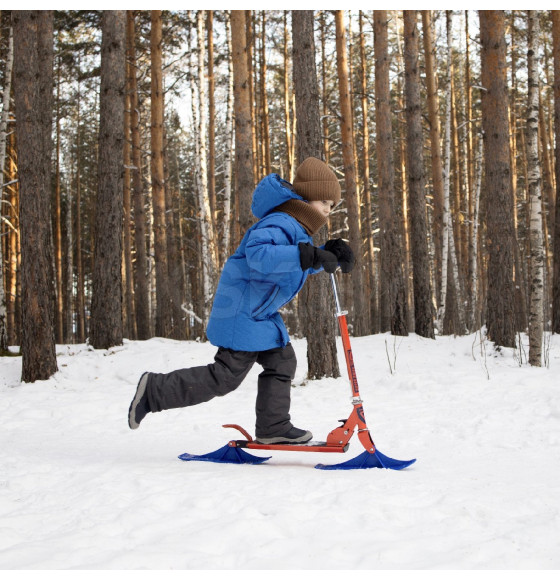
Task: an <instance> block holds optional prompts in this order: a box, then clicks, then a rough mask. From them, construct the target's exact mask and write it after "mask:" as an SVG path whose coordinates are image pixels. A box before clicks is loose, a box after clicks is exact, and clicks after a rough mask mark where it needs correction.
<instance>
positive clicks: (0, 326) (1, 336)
mask: <svg viewBox="0 0 560 580" xmlns="http://www.w3.org/2000/svg"><path fill="white" fill-rule="evenodd" d="M13 65H14V35H13V28H12V27H11V26H10V32H9V37H8V53H7V55H6V68H5V70H4V93H3V97H2V117H1V118H0V206H1V204H2V200H3V199H4V167H5V162H6V145H7V141H8V132H7V128H8V116H9V113H10V94H11V89H12V70H13ZM1 215H2V207H0V216H1ZM0 225H1V224H0ZM0 232H1V228H0ZM7 321H8V319H7V316H6V293H5V291H4V252H3V243H2V239H1V238H0V356H1V355H2V354H3V353H5V352H7V351H8V327H7Z"/></svg>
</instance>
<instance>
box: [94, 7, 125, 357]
mask: <svg viewBox="0 0 560 580" xmlns="http://www.w3.org/2000/svg"><path fill="white" fill-rule="evenodd" d="M125 23H126V12H125V11H124V10H105V11H103V17H102V22H101V29H102V41H101V89H100V97H99V165H98V175H99V177H98V194H97V205H96V219H95V251H94V264H93V297H92V305H91V329H90V342H91V344H92V346H93V347H94V348H110V347H112V346H116V345H119V344H122V341H123V321H122V262H121V260H122V227H123V173H124V167H123V147H124V98H125V84H126V66H125V63H126V60H125V42H126V40H125V39H126V36H125Z"/></svg>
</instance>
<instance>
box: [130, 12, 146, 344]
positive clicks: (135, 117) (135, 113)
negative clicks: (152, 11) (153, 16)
mask: <svg viewBox="0 0 560 580" xmlns="http://www.w3.org/2000/svg"><path fill="white" fill-rule="evenodd" d="M135 38H136V33H135V25H134V11H133V10H127V56H128V85H129V94H130V114H131V118H130V131H131V139H132V205H133V210H134V248H135V253H136V260H135V270H134V306H135V311H136V332H137V337H138V339H139V340H147V339H148V338H150V336H151V331H150V298H149V291H148V288H149V282H148V260H147V255H146V210H145V208H144V203H145V200H144V187H143V185H142V149H141V140H140V111H139V105H138V82H137V80H136V78H137V77H136V46H135Z"/></svg>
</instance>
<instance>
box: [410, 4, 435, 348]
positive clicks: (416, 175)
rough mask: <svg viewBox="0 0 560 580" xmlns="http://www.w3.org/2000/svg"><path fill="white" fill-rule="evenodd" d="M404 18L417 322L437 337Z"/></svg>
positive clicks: (418, 118) (414, 40)
mask: <svg viewBox="0 0 560 580" xmlns="http://www.w3.org/2000/svg"><path fill="white" fill-rule="evenodd" d="M403 16H404V61H405V96H406V125H407V148H406V152H407V164H408V188H409V196H410V226H411V228H410V229H411V248H412V252H411V253H412V271H413V282H414V323H415V332H416V334H419V335H420V336H424V337H426V338H434V316H433V314H434V312H433V305H432V289H431V284H430V264H429V258H428V242H427V239H428V238H427V227H426V197H425V181H424V180H425V177H424V163H423V158H424V155H423V138H422V106H421V102H420V82H419V74H420V73H419V70H418V30H417V27H416V10H404V11H403Z"/></svg>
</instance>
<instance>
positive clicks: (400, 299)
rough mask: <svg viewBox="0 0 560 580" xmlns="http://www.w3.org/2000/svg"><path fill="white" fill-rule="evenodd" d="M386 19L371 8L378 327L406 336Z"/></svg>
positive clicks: (384, 15) (380, 11)
mask: <svg viewBox="0 0 560 580" xmlns="http://www.w3.org/2000/svg"><path fill="white" fill-rule="evenodd" d="M387 27H388V19H387V11H386V10H374V32H375V40H374V49H375V121H376V127H377V139H376V142H377V166H378V171H379V185H378V188H379V189H378V196H379V228H380V236H379V247H380V256H379V263H380V274H379V280H380V287H381V292H380V307H379V313H380V319H381V324H380V330H381V332H386V331H387V330H390V331H391V334H394V335H396V336H407V335H408V329H407V304H406V293H405V286H404V274H403V269H402V249H401V244H400V240H399V235H398V223H397V215H396V211H395V191H394V184H395V168H394V160H393V132H392V123H391V93H390V85H389V66H390V62H389V53H388V34H387Z"/></svg>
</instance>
